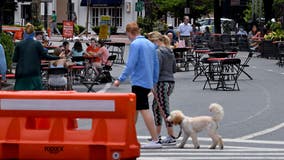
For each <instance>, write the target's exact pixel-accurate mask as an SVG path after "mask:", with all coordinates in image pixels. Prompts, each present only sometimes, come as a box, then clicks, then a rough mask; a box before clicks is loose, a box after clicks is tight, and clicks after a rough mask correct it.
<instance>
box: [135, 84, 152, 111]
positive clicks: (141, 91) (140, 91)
mask: <svg viewBox="0 0 284 160" xmlns="http://www.w3.org/2000/svg"><path fill="white" fill-rule="evenodd" d="M150 91H151V89H148V88H143V87H140V86H132V93H135V94H136V110H145V109H149V102H148V94H149V93H150Z"/></svg>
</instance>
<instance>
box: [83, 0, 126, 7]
mask: <svg viewBox="0 0 284 160" xmlns="http://www.w3.org/2000/svg"><path fill="white" fill-rule="evenodd" d="M88 1H89V2H90V5H91V6H98V7H99V6H119V5H121V3H122V0H82V1H81V6H87V2H88Z"/></svg>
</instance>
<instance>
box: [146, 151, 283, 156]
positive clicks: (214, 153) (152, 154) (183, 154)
mask: <svg viewBox="0 0 284 160" xmlns="http://www.w3.org/2000/svg"><path fill="white" fill-rule="evenodd" d="M158 155H160V154H159V153H145V152H142V153H141V156H158ZM161 155H162V156H178V155H181V153H178V152H174V153H173V152H171V153H169V152H163V153H162V154H161ZM182 156H242V157H243V156H284V153H247V152H230V153H227V152H226V153H219V152H213V153H212V152H210V153H204V152H202V153H191V152H190V151H188V152H185V153H182Z"/></svg>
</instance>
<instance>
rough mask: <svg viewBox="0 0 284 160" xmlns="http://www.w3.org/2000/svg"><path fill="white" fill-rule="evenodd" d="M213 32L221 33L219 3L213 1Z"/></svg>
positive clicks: (216, 0) (215, 0)
mask: <svg viewBox="0 0 284 160" xmlns="http://www.w3.org/2000/svg"><path fill="white" fill-rule="evenodd" d="M214 30H215V33H221V1H220V0H214Z"/></svg>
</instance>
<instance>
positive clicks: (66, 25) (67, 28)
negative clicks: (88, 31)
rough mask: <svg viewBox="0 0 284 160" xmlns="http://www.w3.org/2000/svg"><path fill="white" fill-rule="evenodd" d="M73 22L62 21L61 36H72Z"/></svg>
mask: <svg viewBox="0 0 284 160" xmlns="http://www.w3.org/2000/svg"><path fill="white" fill-rule="evenodd" d="M73 26H74V22H72V21H63V37H64V38H73V34H74V28H73Z"/></svg>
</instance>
